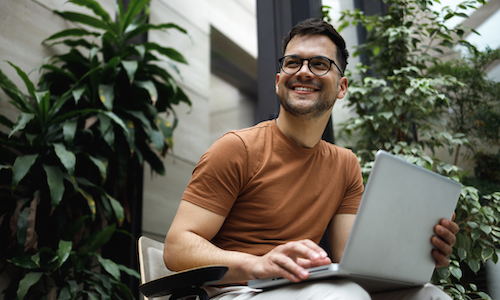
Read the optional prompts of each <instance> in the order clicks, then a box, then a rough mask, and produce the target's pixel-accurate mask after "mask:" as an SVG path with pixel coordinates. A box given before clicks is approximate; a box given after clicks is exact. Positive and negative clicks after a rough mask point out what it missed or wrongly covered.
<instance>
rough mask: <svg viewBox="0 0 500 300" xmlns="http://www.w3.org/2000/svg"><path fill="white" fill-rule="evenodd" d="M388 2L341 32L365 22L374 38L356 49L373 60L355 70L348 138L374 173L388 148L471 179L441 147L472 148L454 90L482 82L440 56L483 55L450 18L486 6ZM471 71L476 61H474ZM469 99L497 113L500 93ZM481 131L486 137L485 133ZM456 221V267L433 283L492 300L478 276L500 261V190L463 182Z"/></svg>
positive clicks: (352, 19) (462, 295)
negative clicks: (465, 51)
mask: <svg viewBox="0 0 500 300" xmlns="http://www.w3.org/2000/svg"><path fill="white" fill-rule="evenodd" d="M383 3H384V4H385V10H386V11H385V14H383V15H374V16H366V15H364V14H363V12H362V11H359V10H355V11H345V12H343V14H342V18H341V21H343V24H342V26H341V27H340V29H342V28H343V27H345V26H348V25H356V26H360V27H361V28H363V29H364V30H366V33H367V38H366V42H365V43H364V44H362V45H359V47H358V48H357V50H356V52H355V53H354V55H355V56H357V55H364V57H365V58H366V60H365V61H364V63H360V64H359V65H358V66H357V67H356V73H355V74H348V75H349V77H350V78H349V81H350V87H349V95H348V106H349V107H351V108H352V109H353V111H354V112H355V113H356V115H357V116H356V117H354V118H351V119H350V120H349V121H347V122H346V123H345V124H344V127H343V129H342V135H341V137H343V138H345V140H347V141H354V142H353V143H351V145H350V147H352V148H353V150H354V151H355V153H356V154H357V155H358V158H359V160H360V162H361V164H362V170H363V172H364V173H365V175H367V174H368V173H369V172H370V170H371V166H372V164H373V159H374V155H375V153H376V151H377V150H378V149H384V150H386V151H389V152H391V153H393V154H395V155H397V156H399V157H402V158H404V159H406V160H407V161H410V162H412V163H415V164H418V165H420V166H422V167H425V168H427V169H430V170H433V171H435V172H438V173H440V174H442V175H445V176H448V177H450V178H451V179H453V180H456V181H461V182H463V181H464V180H465V179H466V178H465V176H464V175H465V174H464V173H463V172H462V170H461V169H460V168H458V167H457V166H455V165H453V164H449V163H446V162H444V161H441V160H439V159H438V158H437V157H436V156H435V152H434V151H435V150H437V149H438V148H445V149H447V150H448V151H449V154H450V155H452V154H453V153H454V151H458V150H457V149H459V148H460V146H462V145H467V146H468V147H470V145H472V144H471V143H470V142H469V140H468V139H467V137H470V132H467V131H464V130H460V129H457V130H452V129H454V128H457V127H456V123H453V122H454V119H453V117H454V116H456V114H454V113H451V114H450V111H451V110H452V109H454V108H456V107H457V103H458V102H459V99H458V98H453V97H454V95H452V94H451V93H450V91H457V90H462V91H470V90H473V89H474V87H473V85H474V83H473V82H471V81H468V80H469V79H470V78H466V77H467V76H466V77H461V76H459V74H457V73H456V72H454V71H446V70H449V69H446V64H443V63H442V62H441V61H440V60H439V59H438V58H437V57H438V55H439V54H441V53H444V52H445V51H447V52H449V51H450V50H451V49H453V47H454V46H455V45H456V44H461V45H465V46H466V47H468V48H470V49H472V50H473V51H475V52H474V53H476V54H479V52H478V51H477V50H475V48H474V47H473V46H472V45H470V44H469V43H468V42H466V41H465V40H463V39H462V37H463V36H464V34H465V33H466V32H468V31H474V30H473V29H470V28H465V27H462V26H461V25H458V26H457V27H455V28H448V27H447V25H446V24H447V23H446V20H448V19H451V18H453V17H462V18H465V17H467V15H466V13H465V11H466V10H467V9H468V8H477V7H478V6H479V5H481V4H482V5H485V4H486V3H485V2H484V1H481V0H479V1H465V2H462V3H461V4H460V5H458V6H457V7H456V8H450V7H444V8H443V9H442V10H441V11H437V10H435V9H433V5H435V4H437V3H438V1H434V0H425V1H424V0H384V1H383ZM461 62H462V64H463V60H461ZM457 63H458V62H457ZM449 64H452V63H451V62H450V63H449ZM433 66H436V67H433ZM470 68H471V69H472V68H476V66H474V64H473V63H472V65H471V66H470ZM465 69H466V68H465V67H464V70H465ZM438 70H439V71H438ZM445 71H446V72H445ZM482 75H484V69H483V73H482ZM464 79H468V80H464ZM470 80H473V79H470ZM474 80H484V76H483V77H479V76H477V74H476V77H475V78H474ZM483 82H484V81H483ZM485 85H486V83H485ZM476 91H477V92H478V93H480V92H479V91H478V90H476ZM468 97H469V98H468V99H469V100H470V101H475V104H476V105H477V106H476V109H475V112H477V113H479V112H480V111H490V112H492V111H494V110H493V109H491V108H490V106H489V105H490V104H492V102H494V103H498V101H499V99H498V97H497V96H493V97H492V98H489V99H484V98H475V97H474V95H472V94H469V95H468ZM483 99H484V100H483ZM497 107H498V106H497ZM472 119H474V118H472ZM475 120H477V119H475ZM469 125H470V124H467V125H465V126H469ZM492 125H493V126H494V124H492ZM480 129H483V128H480ZM493 132H494V131H493ZM496 133H497V134H498V126H497V127H496ZM474 134H475V135H481V137H486V135H484V133H479V132H475V133H474ZM496 142H498V139H497V140H496ZM348 143H349V142H348ZM499 190H500V189H499ZM455 221H456V222H457V223H458V224H459V226H460V232H459V233H458V235H457V243H456V245H455V247H454V252H453V254H452V256H451V264H450V266H449V267H447V268H440V269H437V270H436V272H435V274H434V275H433V282H434V283H436V284H438V285H439V286H441V287H442V288H443V289H444V290H445V291H446V292H447V293H448V294H450V295H451V296H452V297H453V298H454V299H471V297H474V298H477V297H479V298H484V299H489V296H488V295H487V294H486V293H485V292H484V291H483V290H481V289H480V288H479V287H478V285H476V284H475V283H474V281H475V279H476V276H475V274H477V273H478V272H480V270H481V269H483V268H484V264H485V262H486V261H487V260H489V259H491V260H492V261H494V262H495V263H496V262H497V261H498V252H499V251H500V245H499V238H500V228H499V227H498V224H499V222H500V192H498V190H496V191H488V193H485V192H481V191H480V190H478V189H477V188H475V187H472V186H467V185H463V188H462V193H461V196H460V199H459V203H458V205H457V208H456V219H455Z"/></svg>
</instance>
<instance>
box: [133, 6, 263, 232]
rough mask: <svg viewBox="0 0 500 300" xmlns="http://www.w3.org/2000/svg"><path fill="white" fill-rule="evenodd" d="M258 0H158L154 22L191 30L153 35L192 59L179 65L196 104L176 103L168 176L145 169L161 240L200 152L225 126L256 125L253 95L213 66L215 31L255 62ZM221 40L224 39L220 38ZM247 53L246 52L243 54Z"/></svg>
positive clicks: (148, 203)
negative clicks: (176, 120) (230, 80)
mask: <svg viewBox="0 0 500 300" xmlns="http://www.w3.org/2000/svg"><path fill="white" fill-rule="evenodd" d="M256 21H257V20H256V4H255V0H230V1H228V0H216V1H215V0H210V1H209V0H191V1H167V0H155V1H153V2H152V3H151V18H150V22H151V23H164V22H173V23H176V24H178V25H179V26H181V27H183V28H185V29H186V30H187V31H188V36H186V35H182V34H179V33H177V32H175V31H170V32H169V33H167V34H166V33H162V32H151V33H150V34H149V39H150V40H151V41H154V42H157V43H160V44H163V45H165V46H168V47H173V48H175V49H177V50H178V51H180V52H181V53H182V54H183V55H184V56H185V57H186V58H187V60H188V62H189V65H187V66H179V69H180V73H181V75H180V76H179V77H178V81H179V84H180V85H181V87H182V88H183V89H184V90H185V91H186V92H187V94H188V96H189V97H190V99H191V101H192V103H193V105H192V107H188V106H187V105H184V104H183V105H180V106H179V107H177V108H176V112H177V115H178V117H179V125H178V127H177V129H176V130H175V131H174V147H173V151H172V152H171V153H170V154H169V155H168V156H167V158H166V159H165V160H164V162H165V166H166V173H167V174H166V176H165V177H160V176H156V175H153V176H152V175H151V172H150V170H149V167H148V166H146V167H145V172H144V174H145V175H144V181H145V183H144V206H143V210H144V211H143V233H144V234H145V235H148V236H151V237H153V238H156V239H158V240H162V239H163V238H164V236H165V235H166V233H167V231H168V228H169V226H170V224H171V222H172V220H173V217H174V215H175V212H176V211H177V207H178V205H179V202H180V200H181V196H182V193H183V192H184V189H185V188H186V186H187V184H188V182H189V180H190V178H191V173H192V170H193V168H194V167H195V166H196V163H197V162H198V160H199V158H200V157H201V155H202V154H203V153H204V152H205V151H206V150H207V149H208V147H210V145H211V144H212V143H213V142H214V141H215V140H216V139H217V138H219V137H220V136H221V135H222V134H224V133H225V132H227V131H229V130H232V129H239V128H243V127H248V126H251V125H252V119H253V117H252V114H253V99H252V97H250V96H248V95H246V94H244V93H242V92H241V91H240V90H238V89H237V88H236V87H234V86H233V85H231V84H229V83H227V82H226V81H224V80H223V79H221V78H220V77H219V76H216V75H214V74H213V73H212V72H211V51H213V48H220V47H218V46H220V45H211V42H214V41H213V40H212V41H211V35H212V33H213V32H214V31H217V32H218V34H219V35H220V34H222V35H224V36H225V37H226V38H227V39H228V40H231V41H232V43H234V45H233V47H227V49H228V50H227V51H230V50H229V49H233V48H238V49H239V51H233V52H229V53H225V54H226V55H227V56H228V57H232V58H234V57H236V61H238V62H239V63H241V64H242V65H247V64H250V65H252V64H254V63H255V60H256V56H257V25H256ZM217 40H219V39H217ZM242 53H243V54H242Z"/></svg>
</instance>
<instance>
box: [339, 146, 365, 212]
mask: <svg viewBox="0 0 500 300" xmlns="http://www.w3.org/2000/svg"><path fill="white" fill-rule="evenodd" d="M349 153H350V155H348V156H347V159H348V162H347V163H346V172H345V173H346V177H347V181H346V192H345V195H344V198H343V199H342V203H341V204H340V207H339V209H338V210H337V214H356V213H357V212H358V207H359V203H360V202H361V197H362V195H363V191H364V185H363V175H362V174H361V166H360V165H359V161H358V159H357V157H356V155H355V154H354V153H352V152H351V151H349Z"/></svg>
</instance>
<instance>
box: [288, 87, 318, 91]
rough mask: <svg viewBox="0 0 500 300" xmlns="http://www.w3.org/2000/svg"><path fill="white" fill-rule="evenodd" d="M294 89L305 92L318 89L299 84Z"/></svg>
mask: <svg viewBox="0 0 500 300" xmlns="http://www.w3.org/2000/svg"><path fill="white" fill-rule="evenodd" d="M292 89H293V90H294V91H303V92H314V91H316V89H313V88H308V87H303V86H297V87H293V88H292Z"/></svg>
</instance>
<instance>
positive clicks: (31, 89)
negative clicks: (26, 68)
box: [8, 62, 35, 98]
mask: <svg viewBox="0 0 500 300" xmlns="http://www.w3.org/2000/svg"><path fill="white" fill-rule="evenodd" d="M8 63H9V64H10V65H11V66H12V67H13V68H14V69H16V71H17V74H18V75H19V77H21V79H22V80H23V81H24V84H25V85H26V88H27V89H28V93H29V94H30V95H31V97H33V98H35V86H34V85H33V82H31V80H30V79H29V78H28V75H26V73H24V72H23V71H22V70H21V69H20V68H19V67H18V66H16V65H14V64H13V63H11V62H8Z"/></svg>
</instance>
